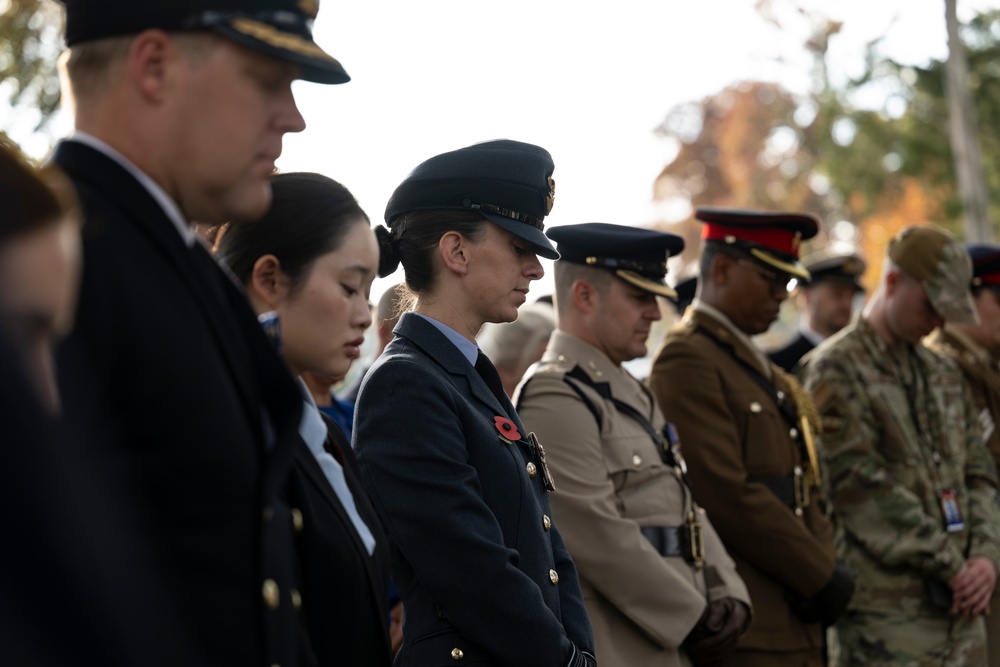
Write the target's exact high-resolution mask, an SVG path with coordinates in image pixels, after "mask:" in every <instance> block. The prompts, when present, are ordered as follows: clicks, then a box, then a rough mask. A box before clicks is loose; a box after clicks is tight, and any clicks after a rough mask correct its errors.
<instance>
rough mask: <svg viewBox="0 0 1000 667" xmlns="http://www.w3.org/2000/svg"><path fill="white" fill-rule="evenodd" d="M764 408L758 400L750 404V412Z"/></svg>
mask: <svg viewBox="0 0 1000 667" xmlns="http://www.w3.org/2000/svg"><path fill="white" fill-rule="evenodd" d="M762 409H763V408H761V407H760V403H758V402H757V401H754V402H753V403H751V404H750V412H760V411H761V410H762Z"/></svg>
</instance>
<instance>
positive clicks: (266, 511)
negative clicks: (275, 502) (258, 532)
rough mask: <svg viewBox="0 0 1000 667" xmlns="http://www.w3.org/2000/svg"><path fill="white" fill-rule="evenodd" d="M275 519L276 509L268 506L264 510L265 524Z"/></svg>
mask: <svg viewBox="0 0 1000 667" xmlns="http://www.w3.org/2000/svg"><path fill="white" fill-rule="evenodd" d="M273 517H274V508H273V507H271V506H270V505H268V506H267V507H265V508H264V523H267V522H269V521H270V520H271V519H272V518H273Z"/></svg>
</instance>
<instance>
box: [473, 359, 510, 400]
mask: <svg viewBox="0 0 1000 667" xmlns="http://www.w3.org/2000/svg"><path fill="white" fill-rule="evenodd" d="M476 370H477V371H478V372H479V376H480V377H481V378H483V381H484V382H486V386H487V387H489V388H490V391H491V392H493V395H494V396H496V397H497V400H498V401H500V405H504V406H505V405H507V394H506V392H504V390H503V383H502V382H500V374H499V373H497V369H496V366H494V365H493V362H492V361H490V358H489V357H487V356H486V355H485V354H483V351H482V350H480V351H479V356H478V357H476Z"/></svg>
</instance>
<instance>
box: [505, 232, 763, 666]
mask: <svg viewBox="0 0 1000 667" xmlns="http://www.w3.org/2000/svg"><path fill="white" fill-rule="evenodd" d="M549 235H550V236H551V237H552V239H553V240H555V241H557V242H558V244H559V252H560V253H561V255H562V257H561V259H560V260H559V261H558V262H556V268H555V271H556V274H555V275H556V277H555V281H556V307H557V319H558V324H557V330H556V331H555V332H554V333H553V335H552V337H551V339H550V340H549V346H548V349H547V351H546V353H545V356H544V357H543V359H542V361H541V362H540V363H539V364H537V365H536V366H535V367H533V368H532V369H531V370H530V371H529V373H528V375H527V376H526V378H525V380H524V382H523V383H522V385H521V388H520V391H519V394H518V396H517V398H518V399H519V405H518V412H519V414H520V415H521V419H522V421H523V422H524V424H525V427H526V428H528V429H531V430H534V431H535V433H536V434H537V435H538V437H539V439H540V442H541V444H542V446H543V447H544V448H545V451H546V454H547V461H548V465H549V467H550V469H551V471H552V474H553V476H554V479H555V492H554V493H553V494H552V498H551V500H552V511H553V513H554V514H555V515H556V516H557V517H558V521H559V526H560V531H561V532H562V535H563V538H564V539H565V541H566V545H567V547H568V548H569V550H570V554H571V555H572V556H573V560H574V562H575V563H576V565H577V568H578V569H579V573H580V580H581V584H582V587H583V591H584V600H585V602H586V605H587V612H588V615H589V616H590V621H591V624H592V625H593V628H594V635H595V648H596V653H597V655H599V656H600V661H601V664H605V665H621V666H625V665H627V666H629V667H645V666H648V667H654V666H655V667H671V666H680V665H690V664H692V661H693V662H694V664H716V663H715V661H717V660H721V659H724V658H725V657H726V655H728V654H729V653H730V652H731V651H732V650H733V649H734V648H735V646H736V641H737V639H738V637H739V635H740V634H741V633H742V632H743V631H744V630H745V629H746V626H747V625H748V623H749V620H750V615H749V611H750V606H749V604H750V600H749V595H748V594H747V590H746V587H745V586H744V584H743V581H742V580H741V579H740V577H739V576H738V575H737V574H736V569H735V565H734V564H733V561H732V559H731V558H730V557H729V555H728V554H727V553H726V551H725V548H724V547H723V546H722V542H721V541H720V540H719V538H718V536H717V535H716V533H715V530H714V529H713V528H712V525H711V524H710V523H709V521H708V517H707V516H706V515H705V513H704V511H702V510H701V509H700V508H699V507H698V506H697V505H695V503H694V502H693V500H692V498H691V491H690V489H689V488H688V486H687V483H686V481H685V478H684V461H683V459H682V458H681V456H680V452H679V450H678V449H677V444H678V443H677V441H676V438H675V437H674V436H673V435H672V434H671V433H670V431H669V430H668V429H667V428H665V427H666V426H667V425H666V422H665V421H664V418H663V415H662V413H661V412H660V410H659V408H658V407H657V406H656V402H655V400H654V399H653V396H652V394H651V393H650V392H649V390H648V389H647V388H646V387H644V386H643V385H642V384H641V383H640V382H639V381H638V380H636V379H635V378H634V377H632V376H631V375H629V374H628V373H627V372H626V371H625V370H623V369H622V367H621V364H622V362H624V361H628V360H630V359H634V358H636V357H641V356H643V355H644V354H645V352H646V345H645V343H646V338H647V336H648V335H649V330H650V325H651V324H652V323H653V322H654V321H656V320H658V319H660V309H659V304H658V303H657V299H656V295H661V296H674V292H673V290H671V289H670V288H669V287H667V286H666V285H665V284H664V280H663V279H664V276H665V274H666V258H667V257H668V256H669V255H670V254H672V253H673V254H676V253H678V252H680V250H681V249H683V247H684V242H683V240H682V239H681V238H680V237H678V236H674V235H673V234H662V233H659V232H654V231H649V230H642V229H636V228H631V227H622V226H619V225H607V224H602V223H591V224H584V225H572V226H568V227H558V228H555V229H553V230H551V231H550V232H549Z"/></svg>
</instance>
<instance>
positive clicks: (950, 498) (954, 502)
mask: <svg viewBox="0 0 1000 667" xmlns="http://www.w3.org/2000/svg"><path fill="white" fill-rule="evenodd" d="M937 496H938V501H939V502H940V503H941V515H942V516H943V517H944V529H945V530H946V531H947V532H949V533H960V532H962V531H963V530H965V521H963V520H962V510H961V509H959V507H958V494H957V493H956V492H955V489H941V490H940V491H938V492H937Z"/></svg>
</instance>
